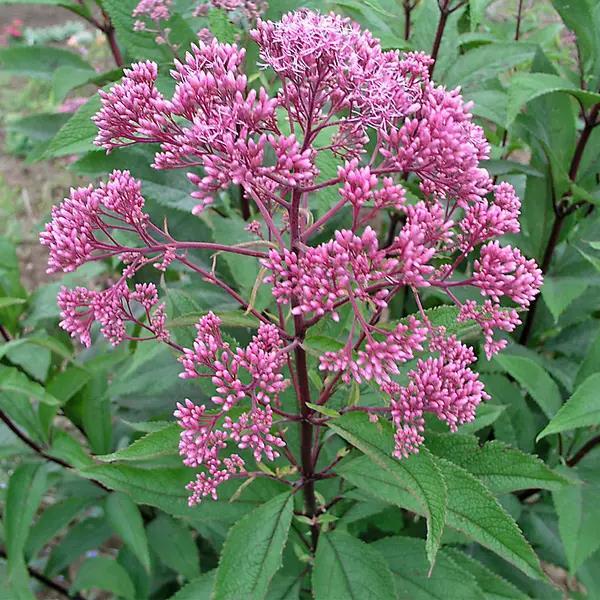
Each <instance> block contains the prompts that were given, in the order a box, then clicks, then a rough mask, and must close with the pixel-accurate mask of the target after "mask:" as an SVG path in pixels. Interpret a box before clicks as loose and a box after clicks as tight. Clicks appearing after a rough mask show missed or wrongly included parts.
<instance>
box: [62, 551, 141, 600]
mask: <svg viewBox="0 0 600 600" xmlns="http://www.w3.org/2000/svg"><path fill="white" fill-rule="evenodd" d="M81 590H106V591H108V592H112V593H113V594H115V596H121V597H123V598H127V600H130V599H131V600H134V598H135V587H134V585H133V582H132V581H131V579H130V578H129V575H128V574H127V571H125V569H124V568H123V567H122V566H121V565H120V564H119V563H118V562H117V561H116V560H115V559H114V558H108V556H97V557H95V558H89V559H88V560H86V561H85V562H84V563H83V564H82V565H81V567H79V571H77V576H76V577H75V581H74V582H73V585H72V586H71V589H70V590H69V591H70V592H71V593H74V592H79V591H81Z"/></svg>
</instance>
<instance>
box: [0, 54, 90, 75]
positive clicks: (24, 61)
mask: <svg viewBox="0 0 600 600" xmlns="http://www.w3.org/2000/svg"><path fill="white" fill-rule="evenodd" d="M65 66H67V67H73V68H78V69H87V70H88V71H93V69H92V67H91V66H90V65H89V64H88V63H87V62H85V60H83V59H82V58H81V57H80V56H79V55H77V54H75V53H74V52H69V51H68V50H63V49H62V48H54V47H50V46H15V47H12V48H0V70H2V71H4V72H5V73H11V74H13V75H22V76H26V77H35V78H37V79H47V80H51V79H52V76H53V73H54V71H55V70H56V69H58V68H59V67H65Z"/></svg>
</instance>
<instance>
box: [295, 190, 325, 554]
mask: <svg viewBox="0 0 600 600" xmlns="http://www.w3.org/2000/svg"><path fill="white" fill-rule="evenodd" d="M299 217H300V193H299V192H298V191H295V192H294V193H293V195H292V207H291V211H290V234H291V247H292V250H293V251H294V252H296V253H298V252H299V251H300V249H299V243H300V222H299ZM296 305H297V302H296V300H294V302H293V303H292V307H295V306H296ZM305 329H306V327H305V324H304V318H303V317H302V315H294V333H295V336H296V339H297V340H298V341H302V339H303V338H304V333H305ZM294 358H295V362H296V376H297V383H298V405H299V407H300V414H301V416H302V421H301V422H300V462H301V468H302V490H303V493H304V508H305V512H306V515H307V516H308V517H309V518H313V517H315V516H316V514H317V499H316V496H315V480H314V465H313V460H312V456H313V425H312V423H311V421H310V416H311V412H312V411H311V409H310V408H309V407H308V406H307V402H310V387H309V382H308V368H307V364H306V352H305V351H304V348H302V346H301V345H300V344H298V345H297V346H296V347H295V348H294ZM310 533H311V538H312V540H311V541H312V549H313V551H314V550H316V548H317V542H318V540H319V526H318V525H317V524H316V523H313V525H311V529H310Z"/></svg>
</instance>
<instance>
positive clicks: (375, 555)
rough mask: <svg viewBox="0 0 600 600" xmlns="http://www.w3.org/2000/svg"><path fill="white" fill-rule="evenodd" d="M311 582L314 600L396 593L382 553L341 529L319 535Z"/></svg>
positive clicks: (383, 597)
mask: <svg viewBox="0 0 600 600" xmlns="http://www.w3.org/2000/svg"><path fill="white" fill-rule="evenodd" d="M312 584H313V595H314V598H315V600H363V599H365V598H369V600H389V599H390V598H393V597H395V595H396V594H395V589H394V580H393V578H392V573H391V572H390V570H389V568H388V566H387V565H386V562H385V559H384V557H383V556H382V555H381V554H380V553H379V552H377V550H375V549H374V548H373V546H371V545H369V544H366V543H365V542H363V541H361V540H359V539H357V538H354V537H352V536H351V535H349V534H348V533H345V532H342V531H334V532H333V533H327V534H321V536H320V537H319V545H318V546H317V553H316V555H315V564H314V569H313V574H312Z"/></svg>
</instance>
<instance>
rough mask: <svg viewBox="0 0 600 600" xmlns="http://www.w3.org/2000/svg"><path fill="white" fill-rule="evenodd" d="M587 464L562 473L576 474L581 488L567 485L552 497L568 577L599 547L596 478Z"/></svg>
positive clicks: (598, 481)
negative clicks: (567, 567)
mask: <svg viewBox="0 0 600 600" xmlns="http://www.w3.org/2000/svg"><path fill="white" fill-rule="evenodd" d="M589 463H591V464H589ZM589 463H588V465H587V466H585V465H583V464H581V465H578V466H577V468H576V469H567V468H565V469H564V472H565V474H568V473H570V472H573V471H576V473H577V475H578V476H579V477H580V478H581V485H570V486H568V487H565V488H563V489H561V490H557V491H555V492H553V494H552V498H553V500H554V506H555V507H556V513H557V515H558V530H559V532H560V537H561V539H562V542H563V548H564V551H565V555H566V557H567V563H568V566H569V570H570V571H571V573H572V574H575V573H576V572H577V571H578V570H579V568H580V567H581V565H583V563H584V562H585V561H586V560H587V559H588V558H589V557H590V556H591V555H592V554H593V553H594V552H596V550H597V549H598V548H599V547H600V536H599V535H598V523H599V522H600V477H599V475H598V469H597V465H596V464H595V463H594V462H592V461H589Z"/></svg>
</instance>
